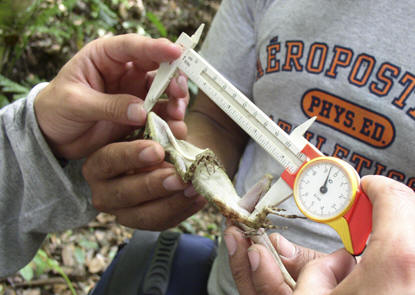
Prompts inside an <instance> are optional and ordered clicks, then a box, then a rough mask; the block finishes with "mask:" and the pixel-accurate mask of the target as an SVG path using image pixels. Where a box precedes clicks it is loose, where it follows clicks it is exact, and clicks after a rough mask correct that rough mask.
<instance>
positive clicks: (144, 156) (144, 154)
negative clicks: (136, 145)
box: [138, 146, 163, 163]
mask: <svg viewBox="0 0 415 295" xmlns="http://www.w3.org/2000/svg"><path fill="white" fill-rule="evenodd" d="M138 159H139V160H140V161H142V162H145V163H155V162H160V161H161V160H163V159H162V157H161V156H160V154H159V153H158V150H157V148H156V147H155V146H149V147H146V148H145V149H144V150H142V151H141V152H140V153H139V154H138Z"/></svg>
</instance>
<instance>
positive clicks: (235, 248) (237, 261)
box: [223, 226, 255, 295]
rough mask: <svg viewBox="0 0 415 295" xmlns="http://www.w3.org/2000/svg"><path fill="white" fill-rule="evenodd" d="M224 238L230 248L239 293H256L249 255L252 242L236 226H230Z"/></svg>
mask: <svg viewBox="0 0 415 295" xmlns="http://www.w3.org/2000/svg"><path fill="white" fill-rule="evenodd" d="M223 239H224V241H225V244H226V247H227V249H228V254H229V265H230V267H231V271H232V276H233V279H234V280H235V283H236V286H237V287H238V290H239V294H241V295H245V294H255V288H254V284H253V281H252V279H251V269H250V266H249V261H248V255H247V251H248V248H249V246H250V245H251V242H250V241H249V240H248V239H246V238H245V236H244V234H243V233H242V231H241V230H240V229H239V228H237V227H235V226H230V227H228V228H227V229H226V230H225V232H224V236H223Z"/></svg>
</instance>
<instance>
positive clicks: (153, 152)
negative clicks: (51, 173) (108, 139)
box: [82, 140, 164, 180]
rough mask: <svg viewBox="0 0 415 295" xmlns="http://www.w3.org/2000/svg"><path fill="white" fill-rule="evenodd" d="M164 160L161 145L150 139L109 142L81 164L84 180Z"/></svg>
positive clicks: (99, 177) (124, 171)
mask: <svg viewBox="0 0 415 295" xmlns="http://www.w3.org/2000/svg"><path fill="white" fill-rule="evenodd" d="M163 160H164V149H163V147H162V146H161V145H160V144H158V143H156V142H154V141H152V140H135V141H131V142H118V143H113V144H109V145H107V146H105V147H103V148H101V149H100V150H98V151H97V152H95V153H94V154H92V155H91V156H90V157H89V158H88V159H87V161H86V162H85V164H84V166H83V171H82V172H83V175H84V177H85V179H86V180H104V179H111V178H113V177H116V176H118V175H121V174H123V173H126V172H127V171H130V170H135V169H139V168H143V167H147V166H151V165H156V164H158V163H161V162H162V161H163Z"/></svg>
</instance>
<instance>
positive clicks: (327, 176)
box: [144, 25, 372, 255]
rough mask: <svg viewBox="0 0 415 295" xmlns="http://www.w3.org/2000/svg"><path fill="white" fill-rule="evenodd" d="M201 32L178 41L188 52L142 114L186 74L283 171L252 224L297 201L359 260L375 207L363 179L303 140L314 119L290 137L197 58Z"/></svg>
mask: <svg viewBox="0 0 415 295" xmlns="http://www.w3.org/2000/svg"><path fill="white" fill-rule="evenodd" d="M202 30H203V25H201V26H200V27H199V29H198V30H197V31H196V33H195V34H194V35H193V36H191V37H189V36H188V35H187V34H185V33H182V34H181V35H180V36H179V38H178V39H177V41H176V44H179V45H181V46H182V47H183V50H184V51H183V53H182V55H181V57H180V58H179V59H177V60H175V61H174V62H172V63H162V64H161V65H160V67H159V70H158V71H157V75H156V77H155V79H154V81H153V83H152V85H151V88H150V90H149V92H148V94H147V97H146V99H145V101H144V109H145V110H146V111H150V110H151V108H152V107H153V106H154V104H156V102H157V100H158V98H159V97H160V96H161V94H162V93H163V92H164V90H165V89H166V87H167V85H168V84H169V82H170V80H171V78H172V77H173V75H174V74H175V72H176V71H177V70H178V69H179V70H180V71H182V72H183V73H184V74H186V75H187V77H188V78H189V79H191V80H192V81H193V82H194V83H195V84H196V85H197V86H198V87H199V89H201V90H202V91H203V92H204V93H205V94H206V95H207V96H208V97H209V98H210V99H211V100H212V101H213V102H214V103H215V104H216V105H217V106H218V107H219V108H220V109H222V110H223V111H224V112H225V113H226V114H227V115H228V116H229V117H231V119H232V120H234V121H235V122H236V123H237V124H238V125H239V126H240V127H241V128H242V129H243V130H244V131H245V132H246V133H247V134H248V135H249V136H250V137H251V138H252V139H253V140H255V141H256V142H257V143H258V144H259V145H260V146H261V147H262V148H263V149H264V150H265V151H266V152H267V153H268V154H269V155H271V157H272V158H274V159H275V160H276V161H277V162H279V163H280V164H281V165H282V166H283V167H284V168H285V170H284V172H283V173H282V175H281V177H280V178H279V179H278V180H277V181H276V182H275V183H274V184H273V185H272V187H271V188H270V190H269V191H268V192H267V193H266V194H265V196H264V197H263V198H262V199H261V200H260V201H259V202H258V204H257V205H256V207H255V210H254V211H253V212H252V213H251V215H250V216H248V218H249V219H251V220H255V219H256V218H257V217H258V216H259V215H260V214H261V213H262V212H263V210H264V208H266V207H273V206H277V205H279V204H280V203H281V202H283V201H285V200H286V199H287V198H289V197H291V196H292V195H294V199H295V201H296V204H297V206H298V208H299V209H300V210H301V211H302V213H303V214H304V215H305V216H307V217H308V218H309V219H311V220H314V221H316V222H320V223H326V224H328V225H330V226H331V227H333V228H334V229H335V230H336V231H337V233H338V234H339V236H340V237H341V239H342V241H343V244H344V245H345V247H346V249H347V250H348V251H349V252H350V253H352V254H355V255H357V254H360V253H361V252H362V251H363V249H364V247H365V245H366V241H367V239H368V237H369V234H370V231H371V224H372V223H371V220H372V219H371V218H372V207H371V203H370V201H369V199H368V198H367V196H366V195H365V194H364V193H363V192H362V191H361V190H360V178H359V175H358V174H357V172H356V171H355V169H354V168H353V167H352V166H350V165H349V164H348V163H347V162H345V161H343V160H340V159H337V158H333V157H326V156H324V155H323V154H322V153H321V152H320V151H319V150H318V149H317V148H316V147H315V146H314V145H312V144H311V143H310V142H308V141H307V140H306V139H305V138H304V136H303V135H304V133H305V131H306V130H307V129H308V128H309V127H310V126H311V124H312V123H313V122H314V120H315V118H311V119H309V120H307V121H306V122H305V123H303V124H301V125H300V126H298V127H297V128H295V129H294V130H293V131H292V132H291V134H290V135H288V134H287V133H286V132H285V131H284V130H282V129H281V128H280V127H279V126H278V125H277V124H275V123H274V121H272V120H271V119H270V118H269V117H268V116H267V115H266V114H265V113H264V112H263V111H261V110H260V109H259V108H258V107H257V106H256V105H255V104H254V103H253V102H252V101H251V100H249V99H248V98H247V97H246V96H245V95H244V94H243V93H242V92H240V91H239V90H238V89H237V88H236V87H234V86H233V85H232V84H231V83H230V82H229V81H228V80H227V79H226V78H225V77H223V76H222V75H221V74H220V73H219V72H218V71H217V70H216V69H215V68H213V67H212V66H211V65H210V64H209V63H208V62H207V61H206V60H205V59H203V57H201V56H200V55H199V54H198V53H197V52H195V51H194V50H193V48H194V47H195V46H196V44H197V43H198V41H199V38H200V35H201V33H202Z"/></svg>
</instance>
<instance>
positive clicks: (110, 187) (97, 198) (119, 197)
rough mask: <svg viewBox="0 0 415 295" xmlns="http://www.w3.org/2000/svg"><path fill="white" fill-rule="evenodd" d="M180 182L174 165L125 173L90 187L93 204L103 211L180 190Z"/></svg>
mask: <svg viewBox="0 0 415 295" xmlns="http://www.w3.org/2000/svg"><path fill="white" fill-rule="evenodd" d="M186 187H188V184H186V183H184V182H183V181H182V179H181V178H180V176H179V175H177V174H176V170H175V169H174V168H164V169H157V170H154V171H151V172H147V173H140V174H129V175H124V176H121V177H118V178H116V179H111V180H108V181H105V182H103V183H100V184H97V185H96V186H94V187H92V188H91V190H92V193H93V197H92V200H93V205H94V207H95V208H96V209H98V210H99V211H103V212H112V211H114V210H118V209H120V208H128V207H133V206H137V205H140V204H143V203H145V202H148V201H153V200H156V199H159V198H163V197H166V196H169V195H171V194H172V193H173V192H177V191H182V190H184V189H185V188H186Z"/></svg>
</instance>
